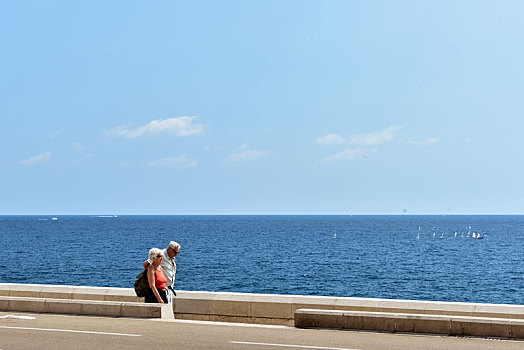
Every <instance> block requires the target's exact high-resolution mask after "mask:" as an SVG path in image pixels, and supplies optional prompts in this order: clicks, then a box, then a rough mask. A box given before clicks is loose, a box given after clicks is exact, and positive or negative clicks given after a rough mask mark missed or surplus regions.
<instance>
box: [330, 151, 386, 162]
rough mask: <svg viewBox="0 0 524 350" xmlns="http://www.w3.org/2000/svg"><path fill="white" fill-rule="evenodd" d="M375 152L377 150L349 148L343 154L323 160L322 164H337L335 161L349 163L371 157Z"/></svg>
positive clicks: (336, 154)
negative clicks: (348, 161) (349, 161)
mask: <svg viewBox="0 0 524 350" xmlns="http://www.w3.org/2000/svg"><path fill="white" fill-rule="evenodd" d="M375 152H377V150H376V149H373V150H371V151H366V150H363V149H360V148H355V149H352V148H348V149H346V150H344V151H342V152H339V153H335V154H333V155H331V156H329V157H325V158H324V159H322V161H321V163H330V162H335V161H347V160H355V159H365V158H367V157H368V156H369V155H371V153H375Z"/></svg>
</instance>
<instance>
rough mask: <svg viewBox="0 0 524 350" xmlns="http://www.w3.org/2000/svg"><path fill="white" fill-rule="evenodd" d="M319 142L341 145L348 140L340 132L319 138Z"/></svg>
mask: <svg viewBox="0 0 524 350" xmlns="http://www.w3.org/2000/svg"><path fill="white" fill-rule="evenodd" d="M317 143H319V144H321V145H340V144H344V143H346V140H344V138H343V137H342V136H340V135H338V134H329V135H326V136H322V137H319V138H317Z"/></svg>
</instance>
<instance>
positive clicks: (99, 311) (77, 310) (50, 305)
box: [0, 296, 173, 319]
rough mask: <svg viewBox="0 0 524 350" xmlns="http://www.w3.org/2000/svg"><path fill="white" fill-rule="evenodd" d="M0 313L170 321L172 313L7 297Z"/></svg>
mask: <svg viewBox="0 0 524 350" xmlns="http://www.w3.org/2000/svg"><path fill="white" fill-rule="evenodd" d="M0 311H22V312H37V313H55V314H74V315H96V316H112V317H145V318H168V319H169V318H171V319H172V318H173V310H172V308H171V307H170V306H169V305H166V304H146V303H137V302H115V301H99V300H74V299H53V298H29V297H6V296H0Z"/></svg>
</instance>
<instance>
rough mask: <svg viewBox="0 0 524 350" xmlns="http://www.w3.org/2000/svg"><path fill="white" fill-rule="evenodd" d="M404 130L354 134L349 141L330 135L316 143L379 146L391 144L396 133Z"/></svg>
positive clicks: (394, 127)
mask: <svg viewBox="0 0 524 350" xmlns="http://www.w3.org/2000/svg"><path fill="white" fill-rule="evenodd" d="M400 129H402V127H401V126H395V125H394V126H390V127H389V128H387V129H385V130H382V131H378V132H372V133H368V134H354V135H350V136H349V137H348V138H347V139H345V138H343V137H342V136H340V135H338V134H328V135H325V136H322V137H319V138H317V140H316V142H317V143H319V144H321V145H342V144H349V145H364V146H370V145H379V144H382V143H387V142H391V141H393V140H394V139H395V137H396V135H395V133H396V132H397V131H399V130H400Z"/></svg>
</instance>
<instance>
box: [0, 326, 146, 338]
mask: <svg viewBox="0 0 524 350" xmlns="http://www.w3.org/2000/svg"><path fill="white" fill-rule="evenodd" d="M0 328H3V329H22V330H29V331H45V332H65V333H84V334H99V335H119V336H123V337H141V336H142V335H141V334H126V333H107V332H95V331H77V330H74V329H55V328H30V327H8V326H0Z"/></svg>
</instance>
